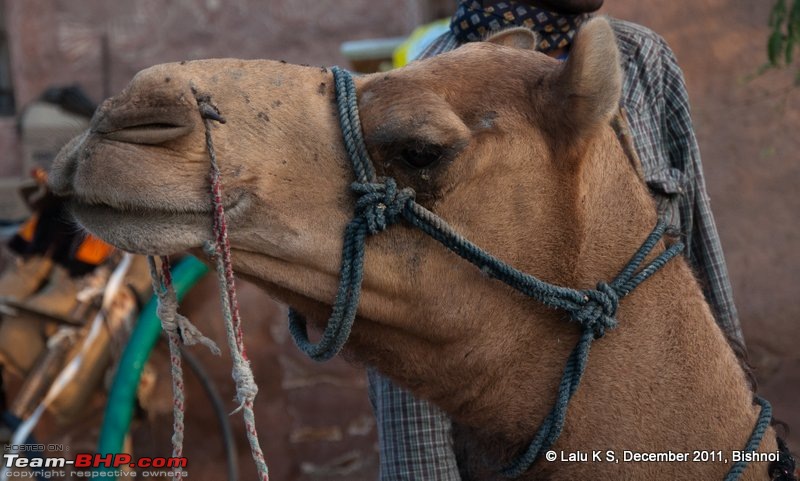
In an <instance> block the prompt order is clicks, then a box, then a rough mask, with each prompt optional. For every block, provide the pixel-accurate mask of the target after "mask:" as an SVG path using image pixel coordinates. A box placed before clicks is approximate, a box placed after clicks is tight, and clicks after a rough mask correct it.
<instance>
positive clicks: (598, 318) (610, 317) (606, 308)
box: [571, 282, 619, 339]
mask: <svg viewBox="0 0 800 481" xmlns="http://www.w3.org/2000/svg"><path fill="white" fill-rule="evenodd" d="M582 294H583V296H584V297H583V300H584V302H583V304H582V305H581V306H580V307H578V308H577V309H576V310H574V311H572V312H571V317H572V319H573V320H574V321H575V322H577V323H578V324H580V325H581V326H583V327H584V328H589V329H591V330H593V331H594V337H595V339H599V338H601V337H603V336H604V335H605V333H606V329H614V328H615V327H617V319H616V318H615V317H614V316H616V314H617V306H619V294H618V293H617V291H616V290H614V288H613V287H611V286H610V285H608V284H606V283H605V282H598V283H597V289H588V290H585V291H582Z"/></svg>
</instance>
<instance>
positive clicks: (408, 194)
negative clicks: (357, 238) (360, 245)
mask: <svg viewBox="0 0 800 481" xmlns="http://www.w3.org/2000/svg"><path fill="white" fill-rule="evenodd" d="M380 180H382V181H383V182H353V184H352V185H351V186H350V188H351V189H352V190H353V192H355V193H356V194H358V196H359V197H358V200H357V201H356V216H357V217H361V218H362V219H364V221H366V223H367V230H368V231H369V233H370V234H377V233H378V232H381V231H383V230H385V229H386V228H387V227H389V226H390V225H392V224H394V223H395V222H397V221H398V220H399V218H400V215H401V214H402V213H403V210H404V209H405V207H406V205H408V203H409V202H410V201H413V200H414V196H415V195H416V194H415V192H414V190H413V189H410V188H405V189H398V188H397V182H396V181H395V180H394V179H392V178H391V177H387V178H383V179H380Z"/></svg>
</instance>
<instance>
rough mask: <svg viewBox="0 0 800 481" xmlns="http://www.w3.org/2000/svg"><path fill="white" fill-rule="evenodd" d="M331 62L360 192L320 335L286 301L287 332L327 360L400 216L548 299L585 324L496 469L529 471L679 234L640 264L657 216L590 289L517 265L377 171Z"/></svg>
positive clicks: (658, 230) (341, 74)
mask: <svg viewBox="0 0 800 481" xmlns="http://www.w3.org/2000/svg"><path fill="white" fill-rule="evenodd" d="M332 70H333V77H334V83H335V85H336V102H337V106H338V111H339V122H340V124H341V128H342V134H343V138H344V144H345V148H346V150H347V153H348V155H349V156H350V161H351V162H352V165H353V171H354V172H355V175H356V181H355V182H353V183H352V184H351V186H350V188H351V189H352V191H353V192H354V193H355V194H356V195H357V196H358V200H357V201H356V206H355V215H354V217H353V220H351V221H350V223H349V224H347V227H346V228H345V232H344V246H343V249H342V266H341V271H340V278H339V288H338V291H337V294H336V299H335V300H334V302H333V310H332V314H331V317H330V319H329V320H328V324H327V326H326V327H325V330H324V331H323V333H322V337H321V339H320V341H319V342H318V343H317V344H313V343H312V342H311V341H310V340H309V338H308V331H307V327H306V321H305V319H304V318H303V317H302V316H300V315H299V314H298V313H297V312H296V311H294V310H293V309H290V310H289V330H290V332H291V334H292V337H293V338H294V340H295V343H296V344H297V346H298V347H299V348H300V350H302V351H303V352H305V353H306V354H307V355H308V356H309V357H311V358H312V359H314V360H315V361H326V360H328V359H330V358H332V357H333V356H335V355H336V354H337V353H338V352H339V351H340V350H341V349H342V347H343V346H344V344H345V342H346V341H347V339H348V337H349V335H350V331H351V330H352V327H353V322H354V321H355V317H356V310H357V308H358V301H359V297H360V294H361V280H362V277H363V275H364V250H365V241H366V238H367V237H368V236H370V235H373V234H377V233H379V232H382V231H384V230H385V229H386V228H387V227H388V226H390V225H391V224H394V223H396V222H398V221H399V220H400V219H401V218H403V219H405V220H406V222H408V223H409V224H411V225H413V226H415V227H417V228H419V229H421V230H422V231H423V232H425V233H426V234H428V235H429V236H431V237H433V238H434V239H436V240H437V241H439V242H440V243H442V244H443V245H444V246H445V247H447V248H448V249H450V250H451V251H453V252H455V253H456V254H458V255H459V256H461V257H462V258H464V259H465V260H467V261H469V262H471V263H472V264H474V265H475V266H476V267H478V268H479V269H481V271H483V272H484V273H487V274H488V275H489V276H491V277H494V278H496V279H498V280H501V281H503V282H505V283H506V284H508V285H509V286H511V287H513V288H514V289H516V290H518V291H520V292H522V293H523V294H525V295H527V296H529V297H532V298H533V299H536V300H537V301H539V302H541V303H543V304H545V305H547V306H550V307H554V308H557V309H562V310H564V311H567V313H568V314H569V316H570V318H571V319H572V320H573V321H575V322H576V323H578V324H579V325H580V326H581V327H582V328H583V332H582V333H581V337H580V339H579V340H578V344H577V345H576V346H575V348H574V349H573V350H572V353H571V354H570V355H569V357H568V358H567V363H566V367H565V368H564V373H563V375H562V377H561V382H560V383H559V386H558V396H557V399H556V403H555V406H554V407H553V409H552V410H551V411H550V413H549V414H548V415H547V417H546V418H545V420H544V422H542V425H541V426H540V427H539V430H538V431H537V432H536V435H535V436H534V438H533V441H531V444H530V445H529V447H528V449H527V450H526V451H525V453H523V454H522V455H521V456H520V457H519V458H517V459H516V460H515V461H514V462H513V463H511V464H510V465H509V466H507V467H506V468H505V469H503V470H502V474H503V475H505V476H507V477H511V478H513V477H518V476H520V475H521V474H522V473H524V472H525V471H527V470H528V469H529V468H530V467H531V465H532V464H533V463H534V461H536V459H537V458H538V457H539V455H540V454H541V453H542V452H544V451H545V450H547V449H548V448H549V447H550V446H551V445H552V444H553V443H554V442H555V441H556V440H557V439H558V437H559V436H560V434H561V430H562V428H563V427H564V420H565V418H566V414H567V407H568V405H569V401H570V399H571V398H572V395H573V394H574V393H575V391H576V390H577V388H578V384H579V383H580V380H581V376H582V375H583V371H584V369H585V367H586V362H587V360H588V358H589V349H590V347H591V345H592V342H593V341H594V340H595V339H598V338H600V337H603V335H604V334H605V331H606V330H607V329H613V328H614V327H616V325H617V320H616V318H615V315H616V312H617V306H618V305H619V301H620V299H621V298H623V297H625V296H626V295H628V294H629V293H630V292H631V291H632V290H633V289H634V288H636V286H638V285H639V284H641V283H642V282H644V281H645V280H646V279H647V278H649V277H650V276H651V275H653V274H654V273H655V272H656V271H658V270H659V269H660V268H661V267H663V266H664V265H665V264H666V263H667V262H668V261H669V260H670V259H672V258H673V257H675V256H676V255H678V254H679V253H680V252H681V251H682V250H683V244H681V243H679V242H678V243H675V244H673V245H671V246H670V247H669V248H667V250H665V251H664V252H662V253H661V254H659V255H658V256H657V257H656V258H655V259H654V260H653V261H652V262H650V263H649V264H647V265H646V266H644V267H643V268H641V269H640V267H641V265H642V262H643V261H644V259H645V257H647V255H648V254H649V253H650V252H651V251H652V250H653V248H654V247H655V246H656V244H657V243H658V241H659V240H660V239H661V238H662V237H663V235H664V231H665V229H666V225H665V224H664V222H662V221H660V220H659V221H658V223H657V224H656V226H655V228H654V229H653V231H652V232H651V233H650V235H649V236H647V239H645V241H644V243H643V244H642V246H641V247H640V248H639V250H638V251H637V252H636V253H635V254H634V256H633V258H632V259H631V260H630V262H629V263H628V264H627V265H626V266H625V268H623V269H622V271H621V272H620V273H619V274H618V275H617V277H616V278H615V279H614V280H613V281H612V282H611V283H605V282H600V283H598V284H597V288H596V289H584V290H576V289H570V288H566V287H560V286H555V285H552V284H548V283H546V282H543V281H541V280H539V279H537V278H535V277H533V276H531V275H529V274H525V273H524V272H520V271H518V270H517V269H514V268H513V267H511V266H509V265H508V264H506V263H504V262H502V261H501V260H499V259H497V258H496V257H493V256H492V255H491V254H489V253H487V252H485V251H484V250H483V249H481V248H480V247H478V246H476V245H475V244H473V243H471V242H470V241H468V240H467V239H464V238H463V237H462V236H461V235H459V234H458V233H457V232H455V231H454V230H453V229H452V228H451V227H450V226H449V225H448V224H447V223H446V222H445V221H444V220H442V219H441V218H439V217H438V216H436V214H434V213H432V212H430V211H429V210H427V209H425V208H424V207H422V206H421V205H419V204H417V203H416V202H415V201H414V195H415V193H414V191H413V190H412V189H410V188H404V189H399V188H398V187H397V182H395V180H394V179H392V178H390V177H387V178H378V177H377V176H376V174H375V168H374V167H373V165H372V161H371V160H370V157H369V154H368V153H367V147H366V145H365V144H364V138H363V136H362V132H361V121H360V120H359V116H358V105H357V99H356V88H355V83H354V82H353V78H352V77H351V76H350V74H349V73H348V72H347V71H345V70H342V69H340V68H338V67H333V69H332ZM758 402H759V403H760V404H761V405H762V410H761V416H760V417H759V422H758V424H757V426H756V430H754V431H753V435H752V436H751V439H750V442H749V443H748V445H747V448H746V449H750V450H754V449H756V448H758V445H759V444H760V441H761V437H762V436H763V434H764V431H765V430H766V427H767V426H768V425H769V420H770V418H771V409H770V407H769V403H767V402H766V401H765V400H762V399H760V398H758ZM738 465H739V463H737V465H734V466H733V467H732V468H731V473H734V470H737V473H736V474H734V477H731V473H729V476H728V477H726V478H725V481H735V480H736V479H738V476H739V475H741V472H743V471H744V467H746V466H747V463H744V464H743V466H741V467H738V468H737V466H738Z"/></svg>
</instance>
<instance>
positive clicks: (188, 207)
mask: <svg viewBox="0 0 800 481" xmlns="http://www.w3.org/2000/svg"><path fill="white" fill-rule="evenodd" d="M534 44H535V42H534V39H533V38H532V34H531V33H530V32H528V31H525V30H519V29H516V30H510V31H506V32H504V33H501V34H499V35H497V36H495V37H493V38H491V39H489V41H488V42H480V43H474V44H470V45H466V46H464V47H462V48H459V49H457V50H455V51H453V52H449V53H447V54H443V55H440V56H438V57H435V58H432V59H428V60H424V61H419V62H414V63H412V64H411V65H409V66H407V67H405V68H402V69H399V70H396V71H392V72H388V73H379V74H373V75H368V76H363V77H359V78H357V79H356V84H357V90H358V104H359V109H360V116H361V123H362V126H363V132H364V136H365V139H366V144H367V147H368V150H369V153H370V155H371V157H372V159H373V162H374V164H375V166H376V169H377V171H378V173H379V175H388V176H392V177H394V178H395V179H396V180H397V182H398V184H399V185H400V186H401V187H411V188H413V189H414V190H415V191H416V198H417V201H418V202H419V203H421V204H423V205H425V206H426V207H428V208H429V209H430V210H432V211H434V212H436V213H437V214H438V215H440V216H441V217H442V218H444V219H447V220H448V222H450V223H451V224H452V225H453V226H454V227H456V228H457V229H458V230H460V231H461V232H462V233H463V234H464V235H465V236H467V237H469V238H471V239H472V240H473V241H474V242H476V243H477V244H478V245H482V246H485V247H486V248H487V249H488V250H490V251H492V252H495V253H497V254H498V255H499V256H500V257H502V258H504V260H507V261H508V262H510V263H512V264H515V265H518V266H520V267H521V268H528V270H529V271H531V272H533V273H534V274H537V275H541V276H543V277H545V278H549V279H556V280H557V279H558V278H559V275H561V274H560V272H561V271H562V269H560V267H559V266H560V264H559V262H561V261H559V260H558V259H559V252H560V251H561V250H562V248H563V245H564V242H568V240H569V239H568V236H569V235H570V232H571V231H570V229H569V228H566V227H563V224H564V222H562V221H561V220H560V219H562V218H563V216H565V215H566V216H569V215H571V214H570V212H573V211H574V210H575V209H576V206H575V204H576V196H577V195H578V194H579V191H580V189H581V187H580V186H579V185H578V184H579V182H578V181H577V178H578V177H579V172H580V170H581V159H583V158H584V157H586V156H587V152H589V151H590V150H592V149H591V148H590V147H592V146H593V145H596V144H598V142H599V143H601V144H603V145H606V144H609V143H611V144H613V143H614V141H615V140H614V139H613V134H609V132H610V129H609V128H608V121H609V119H610V118H611V116H612V115H613V113H614V112H615V110H616V108H617V105H618V102H619V95H620V93H619V91H620V82H621V80H620V79H621V74H620V68H619V61H618V53H617V50H616V44H615V40H614V35H613V32H612V30H611V28H610V26H609V24H608V22H607V21H606V20H605V19H603V18H598V19H595V20H592V21H590V22H588V23H587V24H586V25H585V26H584V27H583V28H582V30H581V31H580V32H579V34H578V35H577V38H576V41H575V45H574V47H573V49H572V53H571V55H570V58H569V59H568V60H567V61H566V62H560V61H557V60H554V59H552V58H549V57H547V56H545V55H543V54H540V53H538V52H535V51H533V50H532V46H533V45H534ZM198 99H199V100H201V101H202V102H208V103H209V104H211V105H213V106H214V107H215V108H216V110H217V111H218V112H219V114H220V115H221V116H222V117H224V119H225V123H220V122H212V127H211V128H210V136H211V138H212V140H213V145H214V148H215V150H216V155H217V158H218V162H219V165H220V169H221V178H222V182H223V190H224V198H223V202H224V204H225V207H226V213H227V219H228V223H229V234H230V240H231V246H232V252H233V259H234V266H235V268H236V269H237V271H238V272H239V273H241V274H242V275H244V276H245V277H247V278H250V279H253V280H255V281H256V282H257V283H259V284H261V285H262V286H264V287H265V288H267V289H268V290H270V291H271V292H272V293H274V294H275V295H277V296H278V297H279V298H281V299H283V300H285V301H289V302H291V303H292V304H295V305H298V304H299V305H300V307H305V310H306V311H308V312H309V313H311V314H312V315H311V316H310V317H314V316H313V313H314V312H315V311H317V310H318V313H319V316H318V317H320V319H324V318H325V314H324V309H325V304H328V305H329V304H330V302H331V299H332V297H333V295H334V291H335V286H336V281H337V275H338V270H339V262H340V259H341V248H342V245H341V244H342V232H343V229H344V226H345V225H346V223H347V222H348V221H349V219H350V218H351V217H352V212H353V203H354V198H353V195H352V193H351V192H350V190H349V185H350V183H351V182H352V180H353V173H352V171H351V167H350V161H349V159H348V158H347V155H346V153H345V150H344V147H343V141H342V132H341V129H340V126H339V122H338V118H337V113H336V106H335V102H334V90H333V85H332V75H331V73H330V72H329V71H328V70H327V69H325V68H315V67H307V66H296V65H289V64H286V63H283V62H276V61H261V60H255V61H243V60H230V59H229V60H200V61H191V62H181V63H172V64H165V65H158V66H155V67H152V68H149V69H146V70H144V71H142V72H140V73H139V74H137V75H136V76H135V77H134V78H133V80H132V81H131V82H130V84H129V85H128V87H127V88H126V89H125V90H124V91H123V92H122V93H120V94H119V95H117V96H116V97H113V98H111V99H109V100H107V101H106V102H104V103H103V104H102V106H101V107H100V108H99V109H98V111H97V112H96V114H95V116H94V118H93V119H92V122H91V126H90V128H89V130H88V131H86V132H85V133H84V134H83V135H81V136H79V137H77V138H75V139H74V140H73V141H71V142H70V144H68V145H67V146H66V147H65V148H64V149H63V150H62V152H61V153H60V155H59V157H58V159H57V160H56V162H55V164H54V167H53V169H52V172H51V176H50V179H51V180H50V181H51V186H52V188H53V189H54V190H55V192H56V193H58V194H59V195H61V196H64V197H66V198H67V199H68V200H69V202H70V203H71V206H72V212H73V213H74V216H75V218H76V219H77V221H78V222H79V223H80V224H81V225H82V226H84V227H85V228H86V229H87V230H88V231H90V232H92V233H93V234H95V235H97V236H99V237H100V238H102V239H104V240H106V241H108V242H109V243H111V244H113V245H116V246H118V247H120V248H122V249H124V250H128V251H133V252H139V253H146V254H168V253H174V252H177V251H183V250H187V249H190V250H191V249H197V248H199V247H200V246H201V245H202V243H203V242H204V241H205V240H207V239H210V238H211V217H212V214H211V203H210V196H209V183H208V171H209V157H208V153H207V151H206V140H205V135H206V129H205V126H204V120H203V118H202V117H201V114H200V111H199V109H198ZM598 139H600V140H598ZM521 239H524V242H520V240H521ZM367 247H368V251H367V261H366V264H367V266H366V272H365V281H364V291H363V297H362V305H361V307H360V311H359V313H360V315H362V316H365V317H368V318H371V319H380V320H382V321H385V322H387V323H396V320H397V319H400V318H404V317H406V316H408V318H415V319H416V318H420V317H426V318H427V316H432V318H433V317H438V318H440V319H441V317H442V315H443V314H441V313H439V312H436V311H437V309H438V310H445V308H446V306H449V307H452V303H453V302H460V301H457V300H456V301H453V300H451V299H450V298H449V293H451V291H453V290H455V287H453V286H457V285H459V282H461V281H462V280H463V279H468V278H469V279H475V278H476V273H475V272H474V268H472V267H471V266H468V265H466V263H464V265H461V264H459V263H457V262H454V261H453V258H452V257H451V256H452V254H449V253H447V252H446V251H445V250H444V249H442V248H441V246H438V245H437V244H435V242H433V241H432V240H430V239H429V238H426V237H425V236H424V235H423V234H422V233H420V232H417V231H414V230H412V229H411V228H410V227H408V226H404V225H403V224H399V225H396V226H393V227H392V228H391V229H390V230H389V231H387V232H385V233H383V234H382V235H380V236H375V237H373V238H371V239H370V241H369V242H368V246H367ZM462 276H463V279H462V278H461V277H462ZM478 277H480V276H479V275H478ZM481 282H484V283H485V282H488V280H486V279H484V280H482V281H481ZM481 288H482V289H501V290H502V289H503V288H502V287H497V286H486V285H484V286H483V287H481ZM459 295H460V294H459ZM482 295H485V293H484V294H480V293H476V296H477V297H474V298H473V299H470V300H469V302H467V303H471V302H478V301H480V298H481V296H482ZM423 300H424V301H426V302H422V301H423ZM462 305H466V304H463V303H462ZM422 306H426V307H425V309H430V311H429V312H424V313H423V312H419V309H422V308H423V307H422ZM449 307H448V308H449ZM443 325H444V324H443ZM417 327H419V328H420V329H437V327H434V326H425V327H422V326H417ZM414 329H416V327H415V328H414ZM425 335H426V336H427V337H430V335H431V333H430V332H427V333H426V334H425ZM442 336H445V334H444V333H442ZM434 337H435V336H434Z"/></svg>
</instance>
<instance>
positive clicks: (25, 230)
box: [17, 214, 39, 242]
mask: <svg viewBox="0 0 800 481" xmlns="http://www.w3.org/2000/svg"><path fill="white" fill-rule="evenodd" d="M38 223H39V215H38V214H33V215H32V216H31V217H30V219H28V220H26V221H25V223H24V224H22V227H20V228H19V231H18V232H17V235H18V236H20V237H22V238H23V239H24V240H25V242H33V234H34V232H36V224H38Z"/></svg>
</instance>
